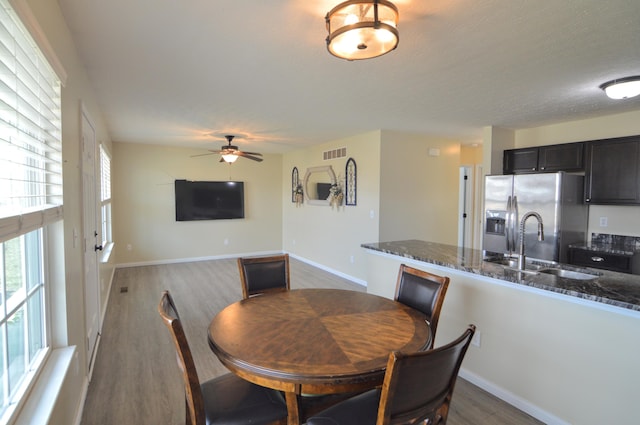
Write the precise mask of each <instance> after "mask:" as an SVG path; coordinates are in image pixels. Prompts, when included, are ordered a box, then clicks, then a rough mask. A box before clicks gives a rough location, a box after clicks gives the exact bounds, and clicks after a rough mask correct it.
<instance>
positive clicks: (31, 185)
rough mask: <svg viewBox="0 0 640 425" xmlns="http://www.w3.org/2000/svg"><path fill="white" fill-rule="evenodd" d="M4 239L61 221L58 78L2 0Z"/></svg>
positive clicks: (0, 207)
mask: <svg viewBox="0 0 640 425" xmlns="http://www.w3.org/2000/svg"><path fill="white" fill-rule="evenodd" d="M0 23H1V24H0V242H3V241H6V240H8V239H11V238H13V237H16V236H19V235H23V234H26V233H28V232H30V231H32V230H34V229H37V228H39V227H43V226H45V225H47V224H49V223H52V222H54V221H57V220H60V219H62V141H61V106H60V81H59V79H58V77H57V75H56V74H55V72H54V71H53V70H52V69H51V67H50V66H49V64H48V63H47V61H46V60H45V58H44V57H43V55H42V54H41V53H40V50H39V49H38V48H37V46H36V44H35V42H34V41H33V39H32V38H31V36H30V35H29V34H28V33H27V32H26V30H25V29H24V27H23V26H22V24H21V23H20V21H19V19H18V18H17V16H16V15H15V13H14V12H13V10H12V9H11V7H10V6H9V4H8V1H7V0H0Z"/></svg>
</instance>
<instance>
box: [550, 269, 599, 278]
mask: <svg viewBox="0 0 640 425" xmlns="http://www.w3.org/2000/svg"><path fill="white" fill-rule="evenodd" d="M540 273H544V274H550V275H554V276H558V277H563V278H565V279H575V280H591V279H595V278H597V277H598V276H597V275H594V274H589V273H582V272H574V271H572V270H564V269H542V270H540Z"/></svg>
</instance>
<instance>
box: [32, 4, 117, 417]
mask: <svg viewBox="0 0 640 425" xmlns="http://www.w3.org/2000/svg"><path fill="white" fill-rule="evenodd" d="M26 3H27V4H28V6H29V8H30V9H31V11H32V12H33V15H34V16H35V19H36V21H37V22H38V24H39V26H40V27H41V29H42V32H43V34H44V36H45V37H46V39H47V41H48V42H49V44H50V45H51V47H52V49H53V51H54V52H55V54H56V56H57V57H58V59H59V61H60V62H61V64H62V66H63V67H64V69H65V71H66V73H67V81H66V85H65V86H64V87H63V88H62V157H63V161H64V165H63V178H64V187H63V190H64V240H65V242H64V264H65V271H64V282H65V283H64V285H63V287H60V288H55V291H54V292H55V293H54V294H53V296H54V298H55V300H56V301H55V304H54V308H53V311H52V314H54V317H55V318H56V321H55V323H54V326H53V327H52V341H53V346H54V347H56V348H57V347H63V346H66V345H75V346H77V357H76V358H75V359H74V361H73V364H72V366H71V369H70V371H69V373H68V374H67V377H66V380H65V383H64V386H63V388H62V392H61V394H60V396H59V398H58V400H57V403H56V407H55V410H54V412H53V417H52V419H51V423H54V424H71V423H74V421H75V419H76V415H77V413H78V411H79V409H80V408H81V407H82V406H81V405H80V403H81V402H82V401H83V400H82V395H83V391H84V387H85V386H86V385H87V384H88V381H87V376H86V375H87V373H86V371H87V362H88V360H87V358H86V355H85V353H86V347H85V340H86V338H85V334H86V332H85V326H84V287H83V269H82V262H83V252H82V249H81V247H82V243H79V242H78V241H82V238H83V235H82V199H81V196H80V194H81V193H82V187H81V178H80V172H81V168H80V105H81V103H82V104H83V105H84V107H85V109H86V110H87V111H88V113H89V114H90V115H91V118H92V120H93V122H94V124H95V125H96V135H97V141H98V142H99V143H104V144H105V145H106V146H107V147H108V148H110V145H111V140H110V138H109V135H108V134H107V131H106V126H105V124H104V121H103V118H102V113H101V111H100V108H99V107H98V104H97V102H96V99H95V94H94V92H93V89H92V87H91V84H90V82H89V79H88V77H87V74H86V70H85V68H84V66H83V64H82V63H81V62H80V60H79V58H78V56H77V53H76V50H75V44H74V42H73V40H72V39H71V34H70V32H69V29H68V28H67V26H66V23H65V22H64V19H63V17H62V13H61V12H60V9H59V7H58V3H57V2H55V1H50V0H27V1H26ZM74 232H77V234H78V239H77V240H74ZM113 269H114V263H113V261H111V262H110V263H107V264H102V265H101V267H100V274H101V280H102V281H103V282H105V284H104V285H103V286H102V288H101V289H102V292H101V295H102V298H101V300H102V304H103V308H104V306H105V305H106V304H105V302H106V295H105V294H106V291H107V290H108V286H109V285H108V283H109V282H110V279H111V275H112V272H113ZM61 320H64V321H66V326H65V325H60V321H61Z"/></svg>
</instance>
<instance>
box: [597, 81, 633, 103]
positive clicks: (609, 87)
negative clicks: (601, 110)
mask: <svg viewBox="0 0 640 425" xmlns="http://www.w3.org/2000/svg"><path fill="white" fill-rule="evenodd" d="M600 88H601V89H602V90H604V92H605V93H606V94H607V96H609V97H610V98H611V99H629V98H632V97H636V96H638V95H640V75H636V76H633V77H625V78H618V79H617V80H611V81H607V82H606V83H604V84H602V85H601V86H600Z"/></svg>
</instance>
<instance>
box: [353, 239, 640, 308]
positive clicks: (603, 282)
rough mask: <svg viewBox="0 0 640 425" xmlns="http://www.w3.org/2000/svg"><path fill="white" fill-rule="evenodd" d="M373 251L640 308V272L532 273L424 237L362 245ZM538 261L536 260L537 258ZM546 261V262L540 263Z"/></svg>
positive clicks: (580, 269) (568, 267) (565, 267)
mask: <svg viewBox="0 0 640 425" xmlns="http://www.w3.org/2000/svg"><path fill="white" fill-rule="evenodd" d="M361 246H362V247H363V248H366V249H370V250H373V251H379V252H384V253H387V254H393V255H397V256H400V257H406V258H410V259H413V260H418V261H424V262H425V263H431V264H436V265H439V266H443V267H449V268H452V269H455V270H461V271H465V272H468V273H473V274H477V275H481V276H487V277H491V278H494V279H499V280H503V281H507V282H513V283H516V284H520V285H527V286H531V287H534V288H538V289H543V290H547V291H552V292H557V293H561V294H565V295H569V296H573V297H578V298H582V299H586V300H591V301H595V302H600V303H605V304H609V305H613V306H616V307H621V308H626V309H630V310H635V311H640V275H630V274H625V273H616V272H610V271H606V270H600V269H593V268H586V267H576V266H571V265H567V264H554V265H552V266H553V267H554V268H560V269H563V270H569V271H577V272H582V273H588V274H593V275H596V276H597V277H596V278H595V279H590V280H576V279H567V278H564V277H560V276H555V275H551V274H546V273H528V272H520V271H517V270H513V269H511V268H509V267H506V266H503V265H500V264H495V263H491V262H488V261H484V255H483V252H482V251H481V250H477V249H470V248H460V247H457V246H453V245H444V244H439V243H435V242H426V241H421V240H403V241H393V242H375V243H365V244H362V245H361ZM534 263H536V262H535V261H534ZM539 264H545V263H539Z"/></svg>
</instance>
